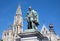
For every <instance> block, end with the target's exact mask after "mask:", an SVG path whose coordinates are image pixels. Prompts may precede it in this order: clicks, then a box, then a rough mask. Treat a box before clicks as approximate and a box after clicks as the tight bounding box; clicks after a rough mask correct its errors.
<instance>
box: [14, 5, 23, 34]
mask: <svg viewBox="0 0 60 41" xmlns="http://www.w3.org/2000/svg"><path fill="white" fill-rule="evenodd" d="M22 26H23V20H22V11H21V7H20V4H19V5H18V8H17V11H16V16H15V17H14V28H13V31H14V33H15V34H19V33H21V32H22V31H23V29H22Z"/></svg>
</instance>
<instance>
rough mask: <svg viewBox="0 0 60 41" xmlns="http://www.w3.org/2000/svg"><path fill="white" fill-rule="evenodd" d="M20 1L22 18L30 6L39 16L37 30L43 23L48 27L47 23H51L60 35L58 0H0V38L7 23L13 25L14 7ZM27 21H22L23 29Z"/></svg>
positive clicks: (59, 4)
mask: <svg viewBox="0 0 60 41" xmlns="http://www.w3.org/2000/svg"><path fill="white" fill-rule="evenodd" d="M19 3H20V5H21V9H22V16H23V18H24V17H25V16H26V13H27V11H28V7H29V6H31V7H32V8H33V9H34V10H36V11H37V13H38V16H39V23H40V25H39V27H38V31H40V30H41V28H42V25H43V24H45V25H46V27H47V28H48V29H49V24H50V23H53V25H54V30H55V32H56V33H57V34H58V35H60V32H59V31H60V0H0V38H2V33H3V31H4V30H7V29H8V27H9V25H10V24H12V25H13V21H14V16H15V15H16V9H17V7H18V4H19ZM26 23H27V22H26V21H23V28H24V30H25V29H27V25H25V24H26Z"/></svg>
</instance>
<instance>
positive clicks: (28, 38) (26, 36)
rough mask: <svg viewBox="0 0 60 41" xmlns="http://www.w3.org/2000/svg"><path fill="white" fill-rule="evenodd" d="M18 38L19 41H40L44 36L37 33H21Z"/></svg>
mask: <svg viewBox="0 0 60 41" xmlns="http://www.w3.org/2000/svg"><path fill="white" fill-rule="evenodd" d="M19 36H20V37H21V38H20V40H19V41H42V40H43V38H44V36H43V35H42V34H41V33H40V32H38V31H34V32H23V33H20V34H19Z"/></svg>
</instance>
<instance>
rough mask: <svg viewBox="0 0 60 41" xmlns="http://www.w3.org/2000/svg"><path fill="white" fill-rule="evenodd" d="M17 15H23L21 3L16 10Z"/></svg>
mask: <svg viewBox="0 0 60 41" xmlns="http://www.w3.org/2000/svg"><path fill="white" fill-rule="evenodd" d="M16 15H22V12H21V6H20V4H18V8H17V11H16Z"/></svg>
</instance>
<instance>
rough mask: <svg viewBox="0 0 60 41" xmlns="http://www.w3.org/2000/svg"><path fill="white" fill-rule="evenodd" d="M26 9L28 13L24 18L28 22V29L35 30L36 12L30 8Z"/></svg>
mask: <svg viewBox="0 0 60 41" xmlns="http://www.w3.org/2000/svg"><path fill="white" fill-rule="evenodd" d="M28 9H29V11H28V12H27V15H26V17H25V18H26V20H27V22H28V29H37V27H38V25H39V23H38V15H37V12H36V11H35V10H32V8H31V6H30V7H29V8H28Z"/></svg>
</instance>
